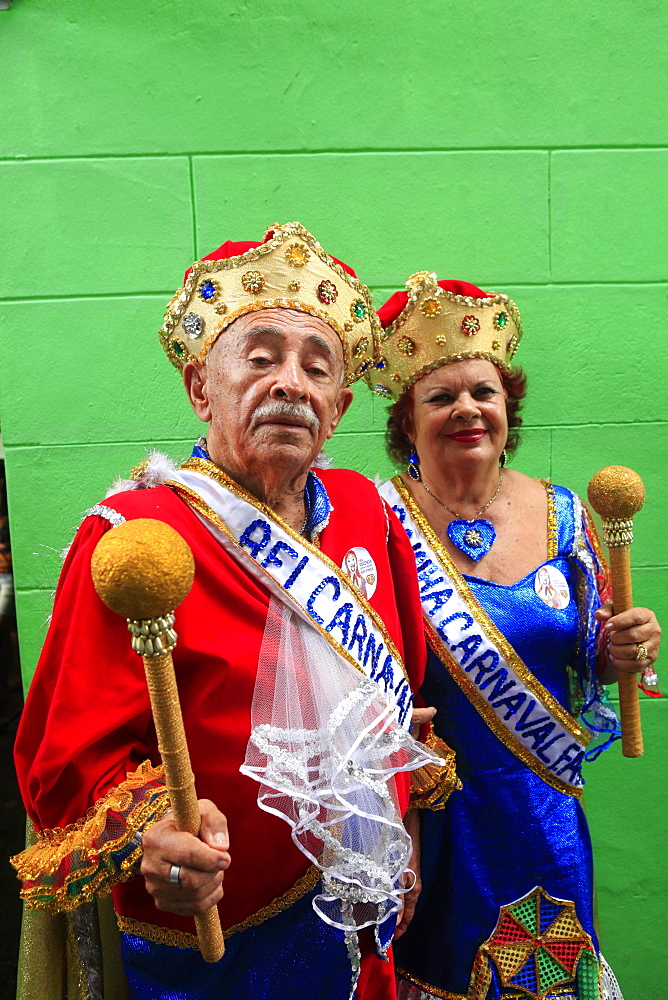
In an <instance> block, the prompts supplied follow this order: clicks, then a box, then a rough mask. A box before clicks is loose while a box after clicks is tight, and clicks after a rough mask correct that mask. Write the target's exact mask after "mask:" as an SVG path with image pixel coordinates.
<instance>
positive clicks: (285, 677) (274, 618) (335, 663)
mask: <svg viewBox="0 0 668 1000" xmlns="http://www.w3.org/2000/svg"><path fill="white" fill-rule="evenodd" d="M427 763H430V764H433V763H436V764H442V761H440V759H439V758H435V757H434V756H433V755H432V754H431V753H430V752H429V750H427V748H426V747H424V746H422V744H421V743H418V742H416V741H415V740H414V739H413V738H412V737H411V736H410V734H409V733H407V732H406V731H405V730H403V729H401V728H400V726H399V724H398V723H397V721H396V714H395V712H394V710H393V708H392V706H391V705H390V703H389V701H388V700H387V699H386V697H385V696H384V694H383V692H382V690H381V689H380V688H379V687H378V685H376V684H375V683H374V682H373V681H371V680H369V679H368V678H367V677H365V676H364V675H363V674H362V673H361V672H360V671H359V670H358V669H357V668H355V667H354V666H353V665H352V664H351V663H349V662H348V661H347V660H346V659H345V658H344V657H343V656H341V655H340V654H339V653H338V652H337V651H336V650H335V649H334V648H333V647H332V646H331V645H330V644H329V642H328V641H327V639H326V638H325V637H324V636H323V635H321V634H320V633H319V632H318V630H317V629H316V628H314V627H313V626H312V625H310V624H309V623H308V622H306V621H304V620H303V619H302V618H301V617H300V616H298V615H297V614H296V613H294V612H293V611H292V610H291V609H290V608H289V607H286V606H285V605H284V604H283V603H282V602H280V601H278V600H277V599H276V598H272V600H271V603H270V605H269V613H268V616H267V623H266V627H265V633H264V639H263V643H262V648H261V651H260V660H259V664H258V674H257V679H256V682H255V692H254V696H253V706H252V714H251V736H250V739H249V742H248V747H247V750H246V759H245V761H244V763H243V764H242V766H241V771H242V772H243V773H244V774H247V775H249V776H250V777H251V778H254V779H255V780H256V781H258V782H259V783H260V788H259V791H258V804H259V806H260V808H261V809H264V810H265V811H266V812H270V813H274V814H275V815H277V816H280V817H281V818H282V819H284V820H286V821H287V822H288V823H289V824H290V827H291V828H292V839H293V841H294V842H295V844H296V845H297V847H298V848H299V849H300V851H302V853H303V854H305V855H306V857H307V858H309V859H310V860H311V861H312V862H313V863H314V864H316V865H317V866H318V868H320V869H321V871H322V873H323V874H322V891H321V893H320V894H319V895H318V896H316V897H315V899H314V901H313V907H314V909H315V911H316V913H318V914H319V916H320V917H321V918H322V919H323V920H324V921H326V922H327V923H328V924H330V925H332V926H334V927H338V928H340V929H341V930H344V931H347V932H350V931H352V930H360V929H361V928H363V927H367V926H370V925H372V924H379V923H382V921H383V920H385V919H387V918H388V917H389V916H390V915H391V914H393V913H397V912H398V911H399V910H400V909H401V895H402V893H403V892H405V891H406V888H410V885H411V884H412V881H413V880H412V879H410V880H409V884H408V886H407V887H406V888H404V887H403V886H402V882H403V875H404V872H405V871H406V870H407V864H408V860H409V857H410V853H411V842H410V837H409V836H408V834H407V833H406V830H405V828H404V825H403V823H402V821H401V815H400V812H399V806H398V799H397V790H396V779H395V775H396V773H397V772H398V771H409V770H413V769H414V768H417V767H421V766H422V765H423V764H427Z"/></svg>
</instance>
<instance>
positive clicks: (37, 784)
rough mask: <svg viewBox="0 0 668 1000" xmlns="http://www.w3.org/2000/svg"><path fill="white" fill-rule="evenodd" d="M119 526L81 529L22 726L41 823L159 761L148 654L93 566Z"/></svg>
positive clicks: (19, 748) (29, 783)
mask: <svg viewBox="0 0 668 1000" xmlns="http://www.w3.org/2000/svg"><path fill="white" fill-rule="evenodd" d="M110 527H111V525H110V524H109V522H107V521H105V520H103V519H102V518H101V517H88V518H86V520H85V521H84V522H83V524H82V525H81V527H80V528H79V531H78V532H77V534H76V537H75V539H74V542H73V543H72V547H71V549H70V551H69V554H68V556H67V559H66V560H65V565H64V566H63V571H62V573H61V577H60V581H59V583H58V588H57V591H56V598H55V603H54V608H53V616H52V620H51V626H50V628H49V632H48V635H47V638H46V642H45V644H44V649H43V651H42V655H41V657H40V660H39V663H38V665H37V670H36V673H35V678H34V680H33V683H32V685H31V688H30V691H29V692H28V696H27V699H26V705H25V709H24V712H23V718H22V720H21V723H20V725H19V730H18V735H17V740H16V750H15V757H16V770H17V774H18V779H19V784H20V787H21V792H22V794H23V798H24V802H25V805H26V809H27V811H28V813H29V815H30V818H31V819H32V821H33V823H34V824H35V826H36V827H37V829H38V830H43V829H51V828H53V827H58V826H65V825H67V824H69V823H73V822H75V821H76V820H78V819H79V818H80V817H81V816H83V815H84V813H85V812H86V811H87V810H88V809H89V808H90V806H91V805H93V803H94V802H95V801H96V800H97V799H99V798H100V797H101V796H102V795H103V794H104V793H105V792H107V791H108V789H109V788H111V787H112V786H113V785H117V784H120V782H122V781H123V780H124V779H125V775H126V772H127V771H134V770H135V769H136V768H137V767H138V765H139V764H140V763H141V762H142V761H143V760H145V759H146V758H151V759H152V761H153V763H154V764H157V763H159V756H158V755H157V753H156V746H155V734H154V730H153V724H152V719H151V711H150V703H149V698H148V691H147V688H146V681H145V678H144V670H143V665H142V661H141V658H140V657H139V656H137V654H136V653H134V652H133V651H132V649H131V648H130V643H129V641H128V633H127V631H126V630H125V629H124V628H119V627H118V621H119V619H118V615H114V613H113V612H112V611H110V610H109V609H108V608H106V607H105V606H104V605H103V604H102V602H101V601H100V599H99V597H98V596H97V594H96V593H95V589H94V587H93V581H92V577H91V573H90V560H91V556H92V553H93V550H94V549H95V546H96V544H97V542H98V541H99V539H100V538H101V537H102V535H103V534H104V533H105V532H106V531H107V530H108V529H109V528H110ZM73 626H74V627H73ZM102 645H103V646H104V648H102ZM82 664H88V665H89V667H90V665H95V667H96V669H83V668H82ZM95 706H98V707H97V708H96V707H95Z"/></svg>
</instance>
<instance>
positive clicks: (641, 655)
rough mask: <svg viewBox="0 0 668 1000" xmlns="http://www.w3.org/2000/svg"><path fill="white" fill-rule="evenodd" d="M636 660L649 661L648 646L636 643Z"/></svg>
mask: <svg viewBox="0 0 668 1000" xmlns="http://www.w3.org/2000/svg"><path fill="white" fill-rule="evenodd" d="M636 660H649V653H648V652H647V646H643V644H642V642H638V643H636Z"/></svg>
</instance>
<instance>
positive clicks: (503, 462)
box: [499, 448, 508, 469]
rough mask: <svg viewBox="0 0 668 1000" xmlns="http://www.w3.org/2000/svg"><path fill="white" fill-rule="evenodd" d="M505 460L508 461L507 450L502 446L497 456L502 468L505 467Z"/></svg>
mask: <svg viewBox="0 0 668 1000" xmlns="http://www.w3.org/2000/svg"><path fill="white" fill-rule="evenodd" d="M507 461H508V452H507V451H506V449H505V448H504V449H503V451H502V452H501V456H500V458H499V465H500V466H501V468H502V469H505V467H506V462H507Z"/></svg>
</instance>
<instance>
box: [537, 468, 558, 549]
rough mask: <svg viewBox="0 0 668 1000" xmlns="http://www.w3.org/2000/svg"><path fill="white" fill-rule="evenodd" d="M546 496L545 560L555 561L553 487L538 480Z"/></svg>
mask: <svg viewBox="0 0 668 1000" xmlns="http://www.w3.org/2000/svg"><path fill="white" fill-rule="evenodd" d="M538 482H539V483H542V484H543V486H544V487H545V492H546V494H547V558H548V560H550V559H556V558H557V556H558V555H559V532H558V528H557V500H556V497H555V495H554V486H553V485H552V483H551V482H550V480H549V479H539V480H538Z"/></svg>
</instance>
